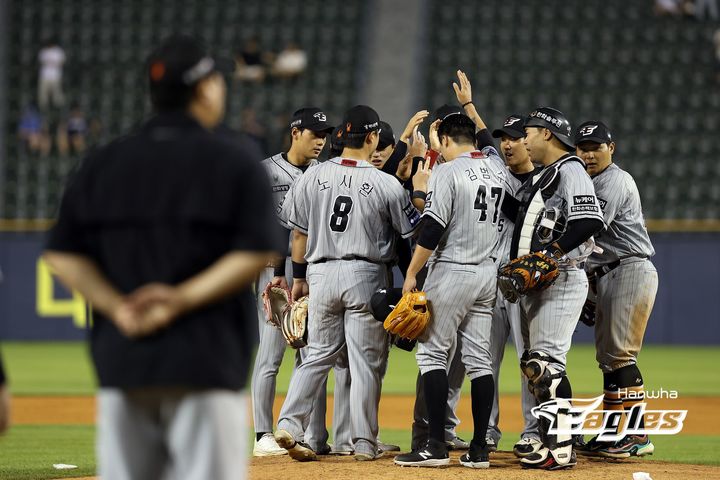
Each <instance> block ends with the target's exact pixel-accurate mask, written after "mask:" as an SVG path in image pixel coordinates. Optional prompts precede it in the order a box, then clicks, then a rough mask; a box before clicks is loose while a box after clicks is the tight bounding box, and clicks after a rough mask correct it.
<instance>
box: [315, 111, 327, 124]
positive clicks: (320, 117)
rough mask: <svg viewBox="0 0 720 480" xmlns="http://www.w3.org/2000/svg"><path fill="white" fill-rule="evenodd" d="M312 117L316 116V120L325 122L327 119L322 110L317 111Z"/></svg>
mask: <svg viewBox="0 0 720 480" xmlns="http://www.w3.org/2000/svg"><path fill="white" fill-rule="evenodd" d="M313 117H315V118H317V119H318V122H326V121H327V117H326V116H325V114H324V113H323V112H317V113H315V114H313Z"/></svg>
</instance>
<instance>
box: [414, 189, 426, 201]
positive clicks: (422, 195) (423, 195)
mask: <svg viewBox="0 0 720 480" xmlns="http://www.w3.org/2000/svg"><path fill="white" fill-rule="evenodd" d="M412 198H418V199H420V200H422V201H423V202H424V201H425V199H426V198H427V193H425V192H423V191H422V190H415V191H414V192H413V193H412Z"/></svg>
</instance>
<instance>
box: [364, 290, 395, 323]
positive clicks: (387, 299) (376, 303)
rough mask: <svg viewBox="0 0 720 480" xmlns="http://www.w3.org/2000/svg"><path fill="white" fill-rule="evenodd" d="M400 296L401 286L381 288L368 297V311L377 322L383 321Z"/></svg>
mask: <svg viewBox="0 0 720 480" xmlns="http://www.w3.org/2000/svg"><path fill="white" fill-rule="evenodd" d="M401 298H402V288H381V289H380V290H378V291H376V292H375V293H373V295H372V297H370V313H372V315H373V317H375V320H377V321H378V322H384V321H385V319H386V318H387V316H388V315H390V313H391V312H392V311H393V309H394V308H395V305H397V303H398V302H399V301H400V299H401Z"/></svg>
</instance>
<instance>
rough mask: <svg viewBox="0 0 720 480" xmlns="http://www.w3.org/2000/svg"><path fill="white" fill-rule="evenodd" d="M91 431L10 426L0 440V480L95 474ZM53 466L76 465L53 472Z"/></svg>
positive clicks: (83, 427) (71, 427)
mask: <svg viewBox="0 0 720 480" xmlns="http://www.w3.org/2000/svg"><path fill="white" fill-rule="evenodd" d="M94 442H95V427H93V426H88V425H13V426H12V427H11V429H10V431H9V432H8V433H7V435H5V436H3V437H0V479H13V480H25V479H34V480H40V479H48V478H63V477H82V476H91V475H94V474H95V447H94ZM55 463H65V464H70V465H77V467H78V468H76V469H73V470H56V469H54V468H53V464H55Z"/></svg>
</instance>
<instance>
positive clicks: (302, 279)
mask: <svg viewBox="0 0 720 480" xmlns="http://www.w3.org/2000/svg"><path fill="white" fill-rule="evenodd" d="M292 235H293V239H292V266H293V288H292V298H294V299H298V298H300V297H302V296H305V295H307V294H308V293H310V288H309V286H308V284H307V279H306V277H307V261H306V260H305V254H306V253H307V238H308V237H307V235H306V234H305V233H303V232H301V231H300V230H297V229H295V230H293V233H292Z"/></svg>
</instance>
